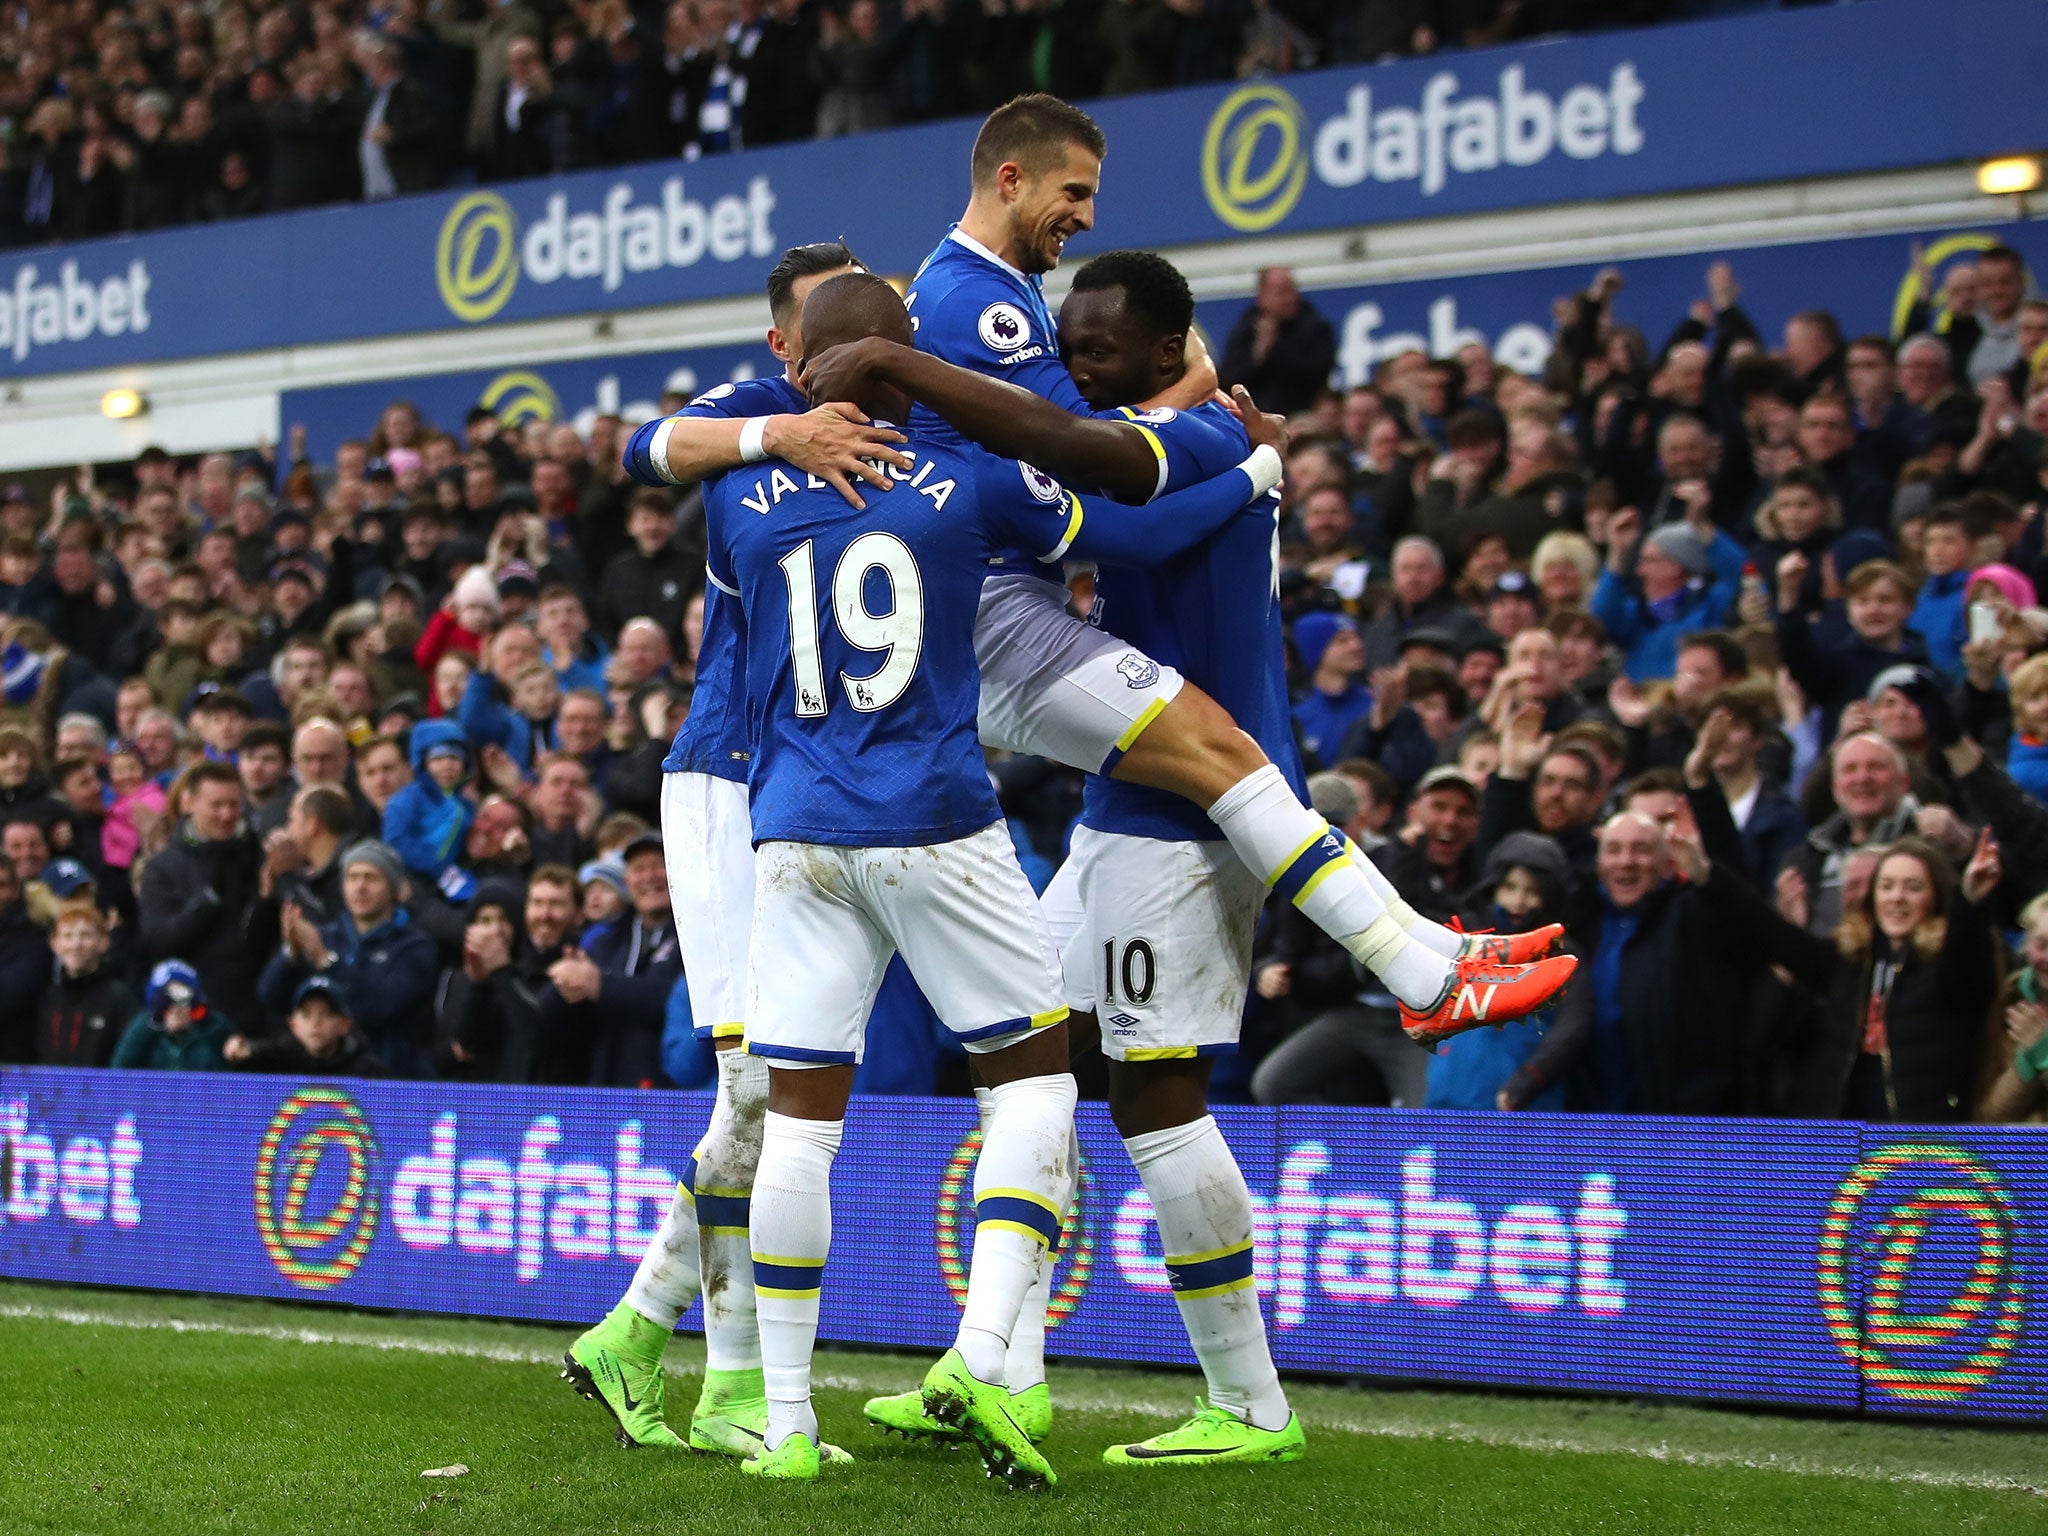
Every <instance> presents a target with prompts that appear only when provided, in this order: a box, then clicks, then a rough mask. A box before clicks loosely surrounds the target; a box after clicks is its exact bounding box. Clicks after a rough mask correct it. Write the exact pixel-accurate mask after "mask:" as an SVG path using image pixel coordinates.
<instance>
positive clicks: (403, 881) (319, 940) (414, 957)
mask: <svg viewBox="0 0 2048 1536" xmlns="http://www.w3.org/2000/svg"><path fill="white" fill-rule="evenodd" d="M411 889H412V884H411V881H410V880H409V879H408V877H407V874H406V869H405V864H404V861H403V860H401V859H400V858H399V856H398V851H397V850H396V849H394V848H393V847H392V846H391V845H390V844H388V843H381V842H377V841H376V840H374V839H367V838H366V839H365V840H363V841H362V842H359V843H356V844H354V845H353V846H351V847H350V848H348V849H347V850H346V851H345V852H344V853H343V854H342V856H341V900H342V906H343V908H344V910H343V912H342V914H341V915H340V916H339V917H337V918H335V919H334V920H333V921H331V922H327V923H318V924H316V923H315V922H313V920H312V919H311V918H310V917H308V916H307V915H306V913H305V912H304V911H303V910H302V909H301V908H300V907H299V906H298V905H297V904H296V903H292V902H287V903H285V905H284V907H283V908H282V910H281V912H280V914H279V918H278V928H279V930H280V932H281V933H282V935H283V938H284V949H283V952H282V953H280V954H278V955H277V956H275V957H274V958H273V959H272V960H271V962H270V964H269V965H267V966H266V967H264V971H263V979H262V981H261V982H260V983H259V984H258V989H257V990H258V995H259V996H260V997H261V999H262V1002H263V1008H264V1012H265V1013H266V1015H267V1016H268V1017H269V1019H270V1021H271V1023H272V1025H273V1027H276V1026H282V1025H284V1024H287V1023H289V1022H291V1020H292V1017H293V1015H294V1014H295V1012H296V1003H295V1002H294V999H295V998H296V997H297V996H298V994H299V991H300V989H301V988H302V987H304V986H305V985H306V983H307V982H309V981H311V980H312V979H314V978H316V977H324V978H326V979H327V980H328V981H331V982H332V983H334V984H335V985H336V986H339V987H340V988H341V989H342V990H343V991H344V992H346V993H347V994H348V997H349V999H350V1000H351V1003H352V1013H351V1017H352V1018H353V1019H354V1020H355V1022H356V1024H357V1026H358V1027H359V1028H360V1029H361V1031H362V1034H363V1039H364V1043H365V1045H367V1046H368V1048H369V1050H370V1052H371V1053H372V1054H373V1055H374V1056H375V1057H376V1058H377V1060H378V1061H379V1062H380V1063H381V1064H382V1066H383V1068H384V1070H386V1071H387V1072H389V1073H390V1074H391V1075H393V1076H395V1077H423V1076H425V1075H426V1070H427V1047H428V1044H429V1040H430V1036H431V1030H432V1017H433V998H434V981H435V977H436V974H437V972H438V970H439V962H440V955H439V951H438V950H437V949H436V948H435V945H434V940H433V938H432V937H431V936H430V935H429V934H428V933H427V931H426V929H425V928H423V927H421V926H420V925H419V924H417V923H415V922H414V921H413V918H412V914H411V913H410V912H408V911H407V910H406V909H405V908H404V906H403V905H401V903H403V902H404V901H405V900H406V899H407V897H408V896H409V895H410V894H411Z"/></svg>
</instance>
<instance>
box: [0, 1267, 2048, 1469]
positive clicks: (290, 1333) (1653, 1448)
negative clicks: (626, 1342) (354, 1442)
mask: <svg viewBox="0 0 2048 1536" xmlns="http://www.w3.org/2000/svg"><path fill="white" fill-rule="evenodd" d="M0 1318H23V1319H28V1320H31V1321H35V1322H46V1323H68V1324H71V1325H73V1326H77V1327H85V1328H134V1329H141V1330H146V1331H152V1332H163V1333H180V1334H183V1333H197V1334H222V1335H226V1336H228V1337H232V1338H242V1339H269V1340H273V1341H275V1342H277V1343H281V1344H317V1345H341V1346H343V1347H347V1348H355V1349H376V1350H385V1351H390V1352H395V1353H399V1354H412V1355H438V1356H452V1357H455V1358H458V1359H470V1360H489V1361H492V1362H494V1363H496V1364H500V1365H546V1366H558V1365H560V1364H561V1361H562V1357H561V1356H560V1355H559V1354H557V1353H555V1352H553V1351H552V1350H544V1349H517V1348H513V1347H511V1346H508V1345H502V1344H462V1343H455V1342H452V1341H449V1340H442V1339H416V1338H408V1337H406V1336H404V1335H402V1334H379V1333H353V1332H351V1333H331V1332H327V1331H325V1330H322V1329H318V1328H286V1327H281V1326H278V1325H275V1324H270V1325H263V1324H253V1323H215V1322H199V1321H193V1320H191V1319H186V1318H177V1317H164V1318H152V1317H128V1316H122V1315H120V1314H118V1313H111V1312H90V1311H86V1310H84V1309H82V1308H77V1307H45V1306H36V1305H33V1304H23V1303H6V1304H0ZM816 1380H817V1384H818V1385H819V1386H821V1387H827V1388H831V1389H834V1390H837V1391H844V1392H869V1393H881V1392H898V1391H902V1390H904V1388H905V1387H906V1385H907V1383H906V1382H904V1381H902V1380H900V1379H895V1378H883V1377H878V1376H862V1375H851V1374H847V1373H846V1372H843V1371H839V1372H834V1373H832V1374H829V1375H821V1376H819V1377H817V1378H816ZM1057 1401H1058V1404H1059V1408H1060V1411H1061V1412H1062V1413H1074V1414H1079V1415H1081V1416H1083V1417H1091V1416H1108V1415H1126V1414H1139V1415H1142V1416H1144V1417H1148V1418H1174V1417H1177V1416H1179V1415H1180V1414H1182V1413H1184V1412H1185V1411H1186V1409H1187V1403H1186V1401H1185V1400H1179V1401H1174V1402H1160V1401H1149V1400H1146V1399H1143V1398H1135V1397H1123V1396H1115V1397H1112V1396H1109V1395H1106V1394H1103V1393H1099V1392H1097V1393H1090V1392H1075V1391H1072V1390H1067V1389H1063V1390H1062V1391H1061V1392H1060V1394H1059V1397H1058V1399H1057ZM1309 1422H1311V1423H1313V1424H1314V1425H1315V1427H1316V1428H1318V1429H1325V1430H1337V1431H1340V1432H1342V1433H1346V1434H1353V1435H1371V1436H1375V1437H1378V1438H1381V1439H1388V1440H1434V1441H1439V1442H1442V1443H1446V1444H1453V1445H1484V1446H1490V1447H1493V1448H1495V1449H1499V1450H1514V1451H1534V1452H1538V1453H1541V1454H1545V1455H1555V1456H1634V1457H1637V1458H1640V1459H1642V1460H1645V1461H1661V1462H1668V1463H1671V1464H1674V1465H1678V1466H1688V1467H1734V1468H1737V1469H1739V1470H1742V1471H1747V1472H1781V1473H1788V1474H1791V1475H1793V1476H1797V1477H1842V1478H1849V1479H1852V1480H1854V1481H1857V1482H1869V1483H1907V1484H1914V1485H1918V1486H1921V1487H1928V1488H1962V1489H1969V1490H1973V1491H1978V1492H1986V1493H2026V1494H2032V1495H2033V1496H2034V1497H2036V1498H2048V1487H2042V1486H2040V1485H2038V1484H2035V1483H2025V1482H2021V1481H2019V1480H2018V1479H2017V1478H2010V1477H1998V1476H1995V1475H1992V1474H1988V1473H1983V1474H1980V1473H1970V1472H1929V1471H1924V1470H1917V1469H1914V1470H1906V1471H1891V1470H1887V1469H1886V1468H1883V1467H1876V1466H1869V1465H1863V1466H1855V1465H1847V1464H1844V1463H1840V1462H1828V1461H1816V1460H1813V1459H1811V1458H1808V1457H1801V1456H1784V1457H1779V1456H1771V1457H1762V1458H1759V1457H1755V1456H1744V1455H1741V1454H1740V1453H1738V1452H1735V1451H1688V1450H1681V1449H1678V1448H1676V1447H1674V1446H1672V1445H1670V1444H1669V1443H1666V1442H1660V1443H1658V1444H1655V1445H1603V1444H1599V1443H1596V1442H1593V1441H1587V1440H1570V1439H1565V1438H1562V1437H1559V1436H1549V1435H1522V1434H1516V1433H1513V1432H1512V1431H1498V1430H1482V1429H1473V1428H1469V1427H1466V1426H1464V1425H1458V1424H1451V1425H1436V1424H1416V1423H1402V1422H1398V1421H1388V1420H1381V1421H1378V1422H1371V1423H1368V1422H1366V1421H1364V1420H1360V1419H1353V1418H1333V1417H1329V1416H1327V1415H1323V1414H1317V1415H1315V1416H1314V1417H1313V1418H1312V1419H1310V1421H1309Z"/></svg>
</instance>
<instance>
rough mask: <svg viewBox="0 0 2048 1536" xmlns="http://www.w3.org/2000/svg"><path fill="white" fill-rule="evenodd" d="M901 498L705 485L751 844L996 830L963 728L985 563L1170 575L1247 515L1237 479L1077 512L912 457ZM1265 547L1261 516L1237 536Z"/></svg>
mask: <svg viewBox="0 0 2048 1536" xmlns="http://www.w3.org/2000/svg"><path fill="white" fill-rule="evenodd" d="M902 451H903V452H904V454H905V455H906V456H908V457H909V458H910V459H911V461H912V465H913V467H912V469H911V470H910V471H908V472H905V471H902V470H896V469H891V471H890V473H891V474H892V475H893V476H894V477H895V478H896V480H897V482H898V483H897V485H896V487H895V489H893V490H892V491H890V492H889V493H888V494H887V495H884V496H874V497H870V498H869V499H868V506H867V508H866V510H864V511H862V510H856V509H854V508H852V507H849V506H848V505H847V504H846V502H845V501H844V500H843V499H842V498H841V497H840V495H839V493H838V492H837V491H836V490H834V489H832V487H831V486H830V485H828V484H827V483H826V482H824V481H822V480H819V479H817V478H815V477H813V476H809V475H806V474H805V473H804V472H802V471H801V470H798V469H795V468H793V467H792V466H790V465H788V464H785V463H782V462H781V461H779V460H770V461H768V462H766V463H763V464H754V465H749V466H747V467H746V468H745V469H741V470H735V471H732V472H731V473H728V474H726V475H724V476H722V477H720V478H719V480H717V481H716V482H715V483H713V484H711V485H709V486H707V488H706V491H705V498H704V507H705V522H706V534H707V543H708V545H709V561H708V566H709V573H710V577H711V580H712V581H713V582H714V583H715V584H716V585H718V586H719V587H720V588H722V589H723V590H724V591H725V592H726V594H727V595H729V596H732V597H735V598H737V599H738V602H737V605H736V606H737V607H738V608H739V610H740V619H741V625H742V633H741V651H742V655H743V656H744V658H745V659H744V663H743V665H744V668H745V676H746V679H747V696H748V708H749V711H750V713H751V716H752V718H753V719H754V721H755V723H756V725H757V727H758V732H759V734H758V740H757V744H756V750H755V756H754V765H753V772H752V774H751V776H750V778H749V786H750V789H751V793H752V807H753V827H754V838H755V841H756V842H769V841H790V842H808V843H826V844H834V845H838V846H842V847H855V848H882V847H918V846H924V845H927V844H932V843H941V842H950V841H953V840H954V839H957V838H961V837H966V836H969V835H971V834H972V833H975V832H978V831H980V830H981V829H982V828H983V827H986V826H988V825H990V824H991V823H993V822H995V821H996V820H997V819H998V818H999V816H1000V814H1001V812H1000V810H999V809H998V807H997V804H996V797H995V791H994V790H993V788H991V786H990V784H989V778H988V769H987V767H986V766H985V764H984V762H983V759H982V753H981V743H980V740H979V738H978V735H977V732H976V724H975V716H976V711H977V708H978V706H979V703H980V692H981V677H980V671H979V669H978V668H977V666H976V665H975V659H974V617H975V610H976V608H977V607H978V606H979V602H980V596H981V583H982V578H983V576H984V575H985V567H986V564H987V561H988V557H989V554H990V552H991V550H994V549H997V548H1009V547H1014V548H1020V549H1025V550H1028V551H1030V552H1031V553H1032V554H1033V556H1034V557H1035V558H1037V559H1039V560H1043V561H1047V562H1051V561H1057V560H1059V559H1061V558H1062V557H1064V556H1065V555H1066V554H1067V553H1068V551H1069V550H1072V551H1073V552H1074V553H1076V554H1077V555H1080V556H1084V557H1087V558H1095V559H1121V560H1125V561H1131V562H1136V561H1140V560H1145V559H1150V558H1167V557H1170V556H1171V555H1173V554H1175V553H1178V552H1180V551H1182V550H1185V549H1187V548H1189V547H1191V546H1192V545H1193V544H1194V543H1196V542H1198V541H1199V540H1200V539H1202V538H1204V537H1207V536H1208V535H1209V534H1211V533H1212V532H1214V531H1215V530H1216V529H1218V528H1220V527H1223V526H1225V525H1226V524H1229V523H1233V522H1237V521H1244V520H1245V519H1242V518H1240V517H1238V516H1237V514H1238V513H1240V512H1241V511H1242V510H1243V509H1244V508H1245V507H1246V505H1247V504H1248V503H1250V502H1251V501H1252V500H1253V497H1254V486H1253V482H1252V480H1251V478H1250V477H1249V476H1248V475H1247V474H1246V472H1245V471H1244V470H1243V469H1242V468H1238V467H1236V466H1235V465H1234V464H1233V465H1226V466H1225V467H1224V472H1223V473H1221V474H1219V475H1217V476H1215V477H1214V478H1212V479H1209V480H1207V481H1205V482H1203V483H1202V484H1200V485H1196V486H1193V487H1191V488H1190V489H1188V490H1187V491H1184V492H1180V493H1177V494H1174V495H1169V496H1167V497H1165V498H1162V499H1161V500H1159V501H1157V502H1154V503H1152V504H1151V505H1149V506H1146V507H1119V506H1116V505H1115V504H1114V503H1106V502H1100V501H1096V500H1093V499H1084V498H1082V497H1079V496H1076V495H1074V494H1072V493H1071V492H1069V491H1067V490H1066V489H1065V488H1064V487H1063V486H1061V485H1060V484H1059V483H1058V482H1057V481H1056V480H1054V479H1052V478H1051V477H1050V476H1049V475H1045V474H1043V473H1041V472H1039V471H1037V470H1035V469H1032V468H1030V467H1029V466H1028V465H1019V464H1015V463H1011V462H1009V461H1006V460H1002V459H997V458H994V457H993V456H991V455H989V454H986V453H982V452H980V451H978V450H972V449H965V448H961V447H958V446H955V445H952V444H947V443H936V442H932V441H930V440H927V439H924V438H920V437H919V436H918V435H917V434H916V433H915V432H912V433H911V434H910V440H909V441H908V442H906V443H905V444H903V447H902ZM1250 520H1251V521H1252V522H1253V523H1254V524H1255V525H1257V526H1258V527H1260V528H1261V529H1264V530H1266V533H1265V536H1266V537H1268V538H1270V527H1271V519H1270V517H1267V516H1264V515H1255V516H1254V517H1253V518H1251V519H1250Z"/></svg>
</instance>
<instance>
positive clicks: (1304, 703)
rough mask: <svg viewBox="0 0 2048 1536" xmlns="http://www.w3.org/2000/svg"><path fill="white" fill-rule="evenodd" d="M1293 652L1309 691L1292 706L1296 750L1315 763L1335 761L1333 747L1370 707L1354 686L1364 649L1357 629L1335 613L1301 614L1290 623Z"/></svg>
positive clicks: (1368, 699)
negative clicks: (1298, 747) (1298, 744)
mask: <svg viewBox="0 0 2048 1536" xmlns="http://www.w3.org/2000/svg"><path fill="white" fill-rule="evenodd" d="M1294 644H1295V648H1296V649H1297V650H1298V651H1299V652H1300V653H1301V665H1302V668H1303V670H1304V671H1306V672H1307V673H1308V675H1309V689H1308V692H1307V694H1306V695H1305V696H1304V697H1303V698H1302V700H1301V702H1300V703H1298V704H1296V705H1295V706H1294V728H1295V732H1296V734H1297V735H1298V736H1299V737H1300V740H1301V745H1302V749H1303V750H1304V751H1305V752H1307V753H1308V754H1309V755H1310V756H1312V757H1313V758H1315V759H1316V760H1317V761H1319V762H1320V761H1325V760H1327V761H1335V759H1336V754H1337V748H1338V745H1339V744H1340V743H1341V742H1342V741H1343V740H1344V738H1345V737H1346V736H1347V735H1348V734H1349V733H1350V730H1351V727H1352V726H1354V725H1355V724H1357V723H1358V722H1359V721H1360V720H1362V719H1364V718H1365V717H1366V715H1367V714H1368V712H1370V710H1371V709H1372V695H1371V694H1369V693H1367V692H1366V691H1365V689H1364V688H1363V687H1361V686H1360V685H1359V681H1358V679H1359V677H1360V676H1361V674H1363V672H1364V670H1365V647H1364V645H1363V644H1362V643H1361V642H1360V640H1359V638H1358V626H1357V624H1355V623H1353V622H1352V621H1351V620H1350V619H1349V618H1347V617H1345V616H1344V615H1343V614H1341V613H1311V614H1305V615H1303V616H1302V617H1301V618H1300V619H1298V620H1296V621H1295V625H1294Z"/></svg>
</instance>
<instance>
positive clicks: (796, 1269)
mask: <svg viewBox="0 0 2048 1536" xmlns="http://www.w3.org/2000/svg"><path fill="white" fill-rule="evenodd" d="M824 1277H825V1261H824V1260H823V1259H785V1258H778V1257H776V1256H775V1255H772V1254H761V1253H757V1254H755V1255H754V1294H755V1295H757V1296H779V1297H782V1298H783V1299H784V1300H787V1301H815V1300H816V1299H817V1296H818V1291H819V1288H820V1285H821V1284H822V1282H823V1280H824Z"/></svg>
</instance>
